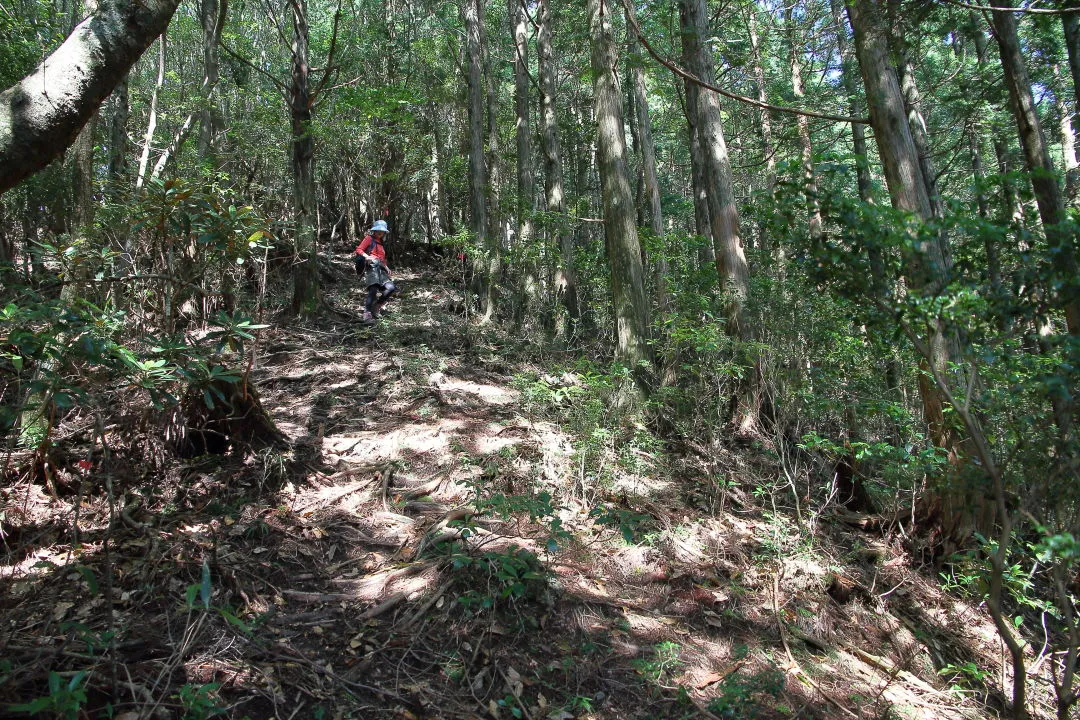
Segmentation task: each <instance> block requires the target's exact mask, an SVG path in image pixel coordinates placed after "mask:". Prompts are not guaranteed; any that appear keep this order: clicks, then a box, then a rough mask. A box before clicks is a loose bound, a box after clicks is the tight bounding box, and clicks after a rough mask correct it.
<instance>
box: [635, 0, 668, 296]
mask: <svg viewBox="0 0 1080 720" xmlns="http://www.w3.org/2000/svg"><path fill="white" fill-rule="evenodd" d="M631 9H632V8H629V7H628V8H627V12H630V10H631ZM627 42H628V43H629V45H630V53H629V64H630V82H631V93H632V95H633V98H634V110H635V118H636V121H637V122H636V124H637V129H638V132H637V134H638V142H639V145H640V148H641V172H642V179H643V180H644V182H643V186H644V187H643V189H644V195H645V201H646V202H645V206H646V208H647V212H646V213H645V216H646V218H647V219H648V221H649V230H650V232H652V234H653V236H654V237H656V238H657V239H660V238H662V237H663V236H664V214H663V210H662V209H661V207H660V180H659V178H658V176H657V172H656V141H655V140H654V138H653V132H652V117H651V116H650V113H649V96H648V92H647V89H646V87H645V70H644V58H643V57H642V55H641V47H640V45H639V43H638V41H637V40H636V39H635V38H634V37H632V36H631V37H630V38H628V40H627ZM650 259H651V260H652V262H653V279H654V284H655V286H656V301H657V306H658V307H659V308H660V309H661V310H668V309H670V307H671V291H670V289H669V288H668V280H667V275H668V265H667V257H666V255H665V253H664V252H663V251H662V250H661V251H660V252H658V253H656V254H655V255H654V256H652V257H651V258H650Z"/></svg>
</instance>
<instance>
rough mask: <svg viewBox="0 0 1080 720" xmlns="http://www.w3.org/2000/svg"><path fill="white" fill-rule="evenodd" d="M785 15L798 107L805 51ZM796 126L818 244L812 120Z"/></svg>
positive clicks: (812, 236) (803, 118) (803, 88)
mask: <svg viewBox="0 0 1080 720" xmlns="http://www.w3.org/2000/svg"><path fill="white" fill-rule="evenodd" d="M785 15H786V17H785V20H786V22H785V24H786V25H787V28H786V29H787V34H788V46H789V52H790V58H789V59H790V67H791V92H792V95H794V96H795V104H796V105H804V104H805V103H804V100H805V98H806V86H805V85H804V84H803V77H802V57H801V53H802V50H801V49H800V44H799V42H798V40H797V39H796V36H795V35H796V34H795V22H794V20H793V19H792V10H791V7H790V6H789V7H788V9H787V10H785ZM795 124H796V126H797V127H798V130H799V151H800V153H801V155H802V186H803V192H804V193H805V194H806V214H807V218H808V223H809V228H810V239H811V240H812V241H814V242H815V243H816V242H817V241H819V240H820V239H821V204H820V203H819V202H818V197H817V195H818V187H817V180H816V179H815V178H814V145H813V142H812V141H811V139H810V118H808V117H806V116H805V115H797V116H796V117H795Z"/></svg>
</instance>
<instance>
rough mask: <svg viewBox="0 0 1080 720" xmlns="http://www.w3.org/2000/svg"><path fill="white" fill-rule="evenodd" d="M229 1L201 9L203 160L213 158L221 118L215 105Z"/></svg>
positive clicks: (206, 2)
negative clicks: (222, 39) (223, 32)
mask: <svg viewBox="0 0 1080 720" xmlns="http://www.w3.org/2000/svg"><path fill="white" fill-rule="evenodd" d="M228 8H229V3H228V0H202V3H201V4H200V5H199V23H200V24H201V25H202V30H203V87H204V88H205V93H204V96H203V100H204V103H205V104H204V106H203V108H202V111H201V112H200V115H199V157H200V158H202V159H211V160H212V158H213V155H214V152H215V150H216V139H217V134H218V132H219V130H220V126H221V116H220V113H219V112H218V109H217V104H216V103H214V102H212V101H211V97H212V93H213V90H214V88H215V87H217V83H218V78H219V77H220V75H221V53H220V51H219V46H220V44H221V32H222V30H223V29H224V28H225V17H226V15H227V14H228Z"/></svg>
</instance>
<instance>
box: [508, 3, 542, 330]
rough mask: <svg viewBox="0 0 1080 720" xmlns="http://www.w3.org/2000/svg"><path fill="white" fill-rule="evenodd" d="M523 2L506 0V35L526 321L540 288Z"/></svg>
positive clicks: (522, 312) (522, 315) (522, 304)
mask: <svg viewBox="0 0 1080 720" xmlns="http://www.w3.org/2000/svg"><path fill="white" fill-rule="evenodd" d="M524 2H525V0H508V3H509V4H508V7H507V10H508V17H509V19H510V32H511V37H512V38H513V41H514V129H515V141H516V145H517V203H516V208H515V209H516V213H515V215H516V217H517V245H518V249H519V252H518V253H517V255H518V257H521V258H524V260H523V262H522V270H523V273H524V277H523V278H522V283H523V287H522V290H521V301H520V302H519V303H518V305H519V307H520V311H519V312H518V313H517V315H518V318H519V319H521V318H526V317H530V316H531V315H532V314H533V310H534V308H535V307H536V305H537V304H538V302H539V294H540V286H539V282H538V280H537V274H536V263H535V261H533V260H532V259H531V258H532V257H533V256H534V254H533V252H532V250H531V247H530V246H531V245H532V242H533V234H534V232H535V230H534V228H533V215H534V214H535V213H536V180H535V177H534V174H535V170H534V168H533V149H532V113H531V112H530V105H529V35H528V22H527V19H526V16H525V6H524Z"/></svg>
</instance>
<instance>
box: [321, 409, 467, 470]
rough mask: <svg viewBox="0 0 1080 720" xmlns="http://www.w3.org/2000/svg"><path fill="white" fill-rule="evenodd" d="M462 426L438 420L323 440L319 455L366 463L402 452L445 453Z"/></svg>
mask: <svg viewBox="0 0 1080 720" xmlns="http://www.w3.org/2000/svg"><path fill="white" fill-rule="evenodd" d="M464 424H465V423H464V422H463V421H462V420H453V419H446V420H438V421H436V422H431V423H423V424H415V425H406V426H403V427H399V428H394V429H392V430H382V429H376V430H372V431H369V432H362V433H356V434H355V435H349V436H330V437H326V438H323V443H322V446H323V452H326V453H333V454H336V455H341V456H342V457H349V456H352V457H361V458H364V460H369V461H375V462H378V461H384V460H398V459H400V458H401V456H402V452H403V451H409V452H412V453H416V454H421V455H422V454H424V453H430V452H435V453H440V454H441V453H445V452H448V451H449V450H450V440H451V438H452V437H453V436H454V435H456V434H458V431H459V430H460V429H461V428H462V426H463V425H464Z"/></svg>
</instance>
